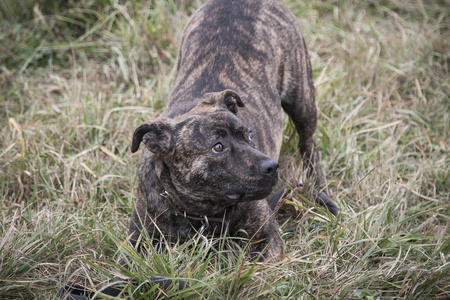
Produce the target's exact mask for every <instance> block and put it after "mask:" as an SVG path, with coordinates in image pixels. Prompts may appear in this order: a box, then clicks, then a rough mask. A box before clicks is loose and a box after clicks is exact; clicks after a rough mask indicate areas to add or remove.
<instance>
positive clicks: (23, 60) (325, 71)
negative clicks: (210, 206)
mask: <svg viewBox="0 0 450 300" xmlns="http://www.w3.org/2000/svg"><path fill="white" fill-rule="evenodd" d="M285 3H286V4H287V5H288V6H289V7H290V9H291V10H292V11H293V12H294V14H295V15H296V16H297V17H298V20H299V23H300V26H301V28H302V31H303V33H304V36H305V39H306V41H307V43H308V46H309V49H310V56H311V59H312V64H313V68H314V70H315V84H316V90H317V91H316V95H317V97H316V98H317V106H318V108H319V112H320V122H319V126H318V130H317V132H316V139H317V142H318V145H319V148H320V151H321V155H322V162H323V169H324V171H325V173H326V174H327V178H328V185H329V188H330V190H331V191H332V194H333V196H334V199H335V202H336V203H337V204H338V206H339V207H340V209H341V213H340V215H339V216H338V217H337V218H336V219H332V218H330V216H329V214H328V213H327V212H325V211H323V210H322V209H321V208H317V207H315V206H314V205H313V204H311V202H310V196H309V194H308V191H307V190H306V189H303V188H298V187H297V188H291V189H290V190H288V192H287V193H286V195H285V197H284V199H285V204H284V205H283V206H282V207H281V209H280V211H279V212H280V214H279V223H280V224H281V225H282V227H283V228H285V227H286V226H290V225H296V226H300V227H301V228H303V229H304V230H303V232H301V233H300V234H298V235H296V236H294V237H292V238H290V239H286V240H285V255H284V258H283V260H282V261H281V262H279V263H275V264H272V265H267V264H266V265H257V264H254V263H251V262H250V261H249V260H248V259H246V258H247V257H246V253H245V248H246V247H247V246H248V245H247V244H246V243H245V242H244V243H239V242H238V241H235V240H233V239H217V240H205V239H203V238H201V237H198V238H197V239H195V240H193V241H191V242H190V243H189V244H187V245H175V246H169V245H166V246H165V247H161V248H160V249H153V248H151V247H150V248H148V249H147V251H148V255H147V256H145V257H141V256H137V255H133V253H132V252H131V249H129V248H128V247H127V246H126V243H124V241H125V240H126V238H127V237H126V229H127V226H128V222H129V218H130V216H131V208H132V206H133V203H134V193H135V191H136V186H137V175H136V171H137V163H138V159H139V155H131V153H130V151H129V147H130V142H131V134H132V131H133V129H134V128H135V127H136V126H137V125H139V124H140V123H141V122H143V121H145V120H148V119H152V118H155V117H157V116H158V114H159V113H160V112H161V111H162V109H163V108H164V103H165V102H164V101H165V99H166V98H167V96H168V94H169V92H170V88H171V83H172V80H173V75H174V74H173V66H174V63H175V60H176V55H177V46H178V44H179V41H180V37H181V29H182V28H183V25H184V24H185V23H186V21H187V19H188V16H189V15H190V14H191V13H192V12H193V11H194V10H195V8H196V7H198V6H199V5H200V4H201V1H193V0H192V1H189V0H185V1H162V0H152V1H123V2H122V1H109V0H108V1H107V0H104V1H80V2H77V1H75V2H67V3H66V2H64V3H63V2H61V1H56V0H40V1H26V0H22V1H10V0H6V1H3V2H2V3H1V5H0V18H1V19H0V20H1V22H0V61H1V63H0V120H1V121H2V125H3V126H2V127H1V129H0V168H1V169H2V172H1V173H0V195H1V196H0V205H1V210H0V211H1V214H0V298H2V299H21V298H36V299H49V298H56V297H57V295H56V291H57V290H58V289H59V288H60V287H61V286H63V285H64V284H70V283H74V282H77V283H80V284H83V285H86V286H88V287H90V288H93V289H99V288H101V287H103V286H105V285H107V284H108V281H109V280H110V278H111V276H112V275H110V274H115V275H120V276H121V277H126V278H133V279H134V280H135V281H136V282H138V285H137V286H132V285H129V286H127V287H126V288H125V289H126V290H127V291H128V293H127V294H123V297H125V298H126V297H128V298H130V299H143V298H145V299H148V298H151V297H153V298H159V299H161V298H175V299H178V298H192V299H194V298H195V299H197V298H203V299H238V298H239V299H247V298H248V299H302V298H305V299H330V298H334V299H444V298H449V297H450V294H449V292H448V291H449V290H450V276H449V274H450V225H449V221H450V201H449V198H450V179H449V173H450V159H449V157H448V154H449V149H450V148H449V145H450V136H449V132H450V119H449V116H450V114H449V112H450V99H449V95H450V81H449V62H450V60H449V47H450V44H449V41H450V9H449V6H448V1H445V0H443V1H439V0H433V1H412V0H409V1H399V0H392V1H369V0H364V1H351V0H346V1H339V2H336V1H332V0H322V1H319V0H316V1H294V0H286V1H285ZM295 145H296V136H295V134H294V129H293V126H292V124H291V123H290V122H289V121H288V120H287V119H286V122H285V139H284V143H283V149H282V157H281V160H280V161H281V164H282V166H283V171H282V175H281V179H282V181H283V182H284V183H286V184H288V185H290V186H291V187H296V186H297V184H298V182H299V180H300V178H302V172H301V166H300V164H299V157H298V153H296V146H295ZM317 220H330V222H328V223H327V225H324V226H322V227H321V231H319V232H317V231H316V232H308V231H307V230H305V229H306V228H308V227H309V224H311V222H315V221H317ZM125 254H128V255H129V256H128V260H127V262H128V264H129V268H128V269H124V268H121V267H120V266H119V265H117V264H116V263H115V261H116V259H118V258H119V257H124V255H125ZM148 276H162V277H170V278H178V279H184V280H187V281H189V282H190V283H191V287H190V288H189V289H186V290H181V291H178V290H177V289H175V288H173V287H172V288H169V289H167V290H163V289H160V288H158V287H157V286H155V285H154V284H151V283H150V282H149V281H148Z"/></svg>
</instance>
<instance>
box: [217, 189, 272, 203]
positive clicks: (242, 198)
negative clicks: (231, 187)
mask: <svg viewBox="0 0 450 300" xmlns="http://www.w3.org/2000/svg"><path fill="white" fill-rule="evenodd" d="M271 191H272V189H270V190H268V191H261V192H259V193H242V194H237V193H228V194H225V197H226V198H227V200H229V201H232V202H246V201H254V200H261V199H264V198H265V197H267V196H268V195H269V194H270V192H271Z"/></svg>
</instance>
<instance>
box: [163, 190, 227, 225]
mask: <svg viewBox="0 0 450 300" xmlns="http://www.w3.org/2000/svg"><path fill="white" fill-rule="evenodd" d="M159 195H160V196H161V197H164V198H166V199H169V200H170V202H171V204H172V206H173V207H174V208H175V209H176V211H175V216H177V217H178V216H181V217H183V218H185V219H188V220H194V221H200V222H202V226H201V227H200V229H199V232H200V234H203V233H204V232H205V231H206V230H207V229H209V228H210V227H211V225H210V222H211V223H219V224H225V225H226V227H228V225H229V221H227V220H225V217H223V218H218V217H208V216H206V215H192V214H188V213H186V211H181V210H180V209H178V207H176V206H175V204H174V203H173V202H172V200H171V199H170V197H169V192H167V191H166V190H165V189H163V190H162V192H161V193H159Z"/></svg>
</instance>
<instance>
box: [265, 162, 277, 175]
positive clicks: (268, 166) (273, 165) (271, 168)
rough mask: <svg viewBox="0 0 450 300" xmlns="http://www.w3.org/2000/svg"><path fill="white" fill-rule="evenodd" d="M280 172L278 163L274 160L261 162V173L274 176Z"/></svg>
mask: <svg viewBox="0 0 450 300" xmlns="http://www.w3.org/2000/svg"><path fill="white" fill-rule="evenodd" d="M277 171H278V162H276V161H275V160H273V159H266V160H263V161H262V162H261V172H262V173H263V174H267V175H273V174H274V173H276V172H277Z"/></svg>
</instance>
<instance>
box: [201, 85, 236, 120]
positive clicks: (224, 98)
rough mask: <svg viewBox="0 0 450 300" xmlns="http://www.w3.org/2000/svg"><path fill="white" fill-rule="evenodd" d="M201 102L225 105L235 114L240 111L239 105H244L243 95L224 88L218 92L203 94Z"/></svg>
mask: <svg viewBox="0 0 450 300" xmlns="http://www.w3.org/2000/svg"><path fill="white" fill-rule="evenodd" d="M201 104H203V105H210V106H216V105H219V106H224V107H225V108H227V109H228V110H229V111H231V112H232V113H234V114H236V113H237V112H238V107H244V103H243V102H242V100H241V97H239V95H238V94H237V93H236V92H235V91H232V90H224V91H222V92H218V93H207V94H205V95H203V100H202V102H201Z"/></svg>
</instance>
